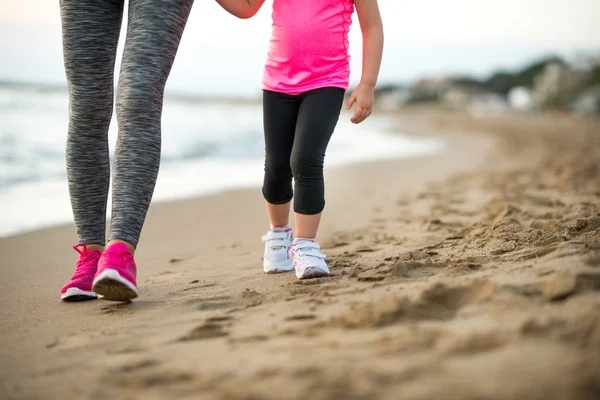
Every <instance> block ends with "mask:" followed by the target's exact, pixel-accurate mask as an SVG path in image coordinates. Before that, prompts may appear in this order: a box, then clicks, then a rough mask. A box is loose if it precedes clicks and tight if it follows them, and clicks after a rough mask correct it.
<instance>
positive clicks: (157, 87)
mask: <svg viewBox="0 0 600 400" xmlns="http://www.w3.org/2000/svg"><path fill="white" fill-rule="evenodd" d="M192 3H193V0H129V19H128V27H127V38H126V40H125V50H124V52H123V59H122V63H121V72H120V74H119V84H118V87H117V96H116V111H117V122H118V126H119V134H118V139H117V147H116V152H115V158H114V165H113V186H112V189H113V194H112V201H113V203H112V223H111V229H110V236H109V240H112V239H119V240H124V241H126V242H129V243H131V244H133V245H134V246H137V244H138V240H139V236H140V232H141V230H142V226H143V224H144V220H145V218H146V213H147V211H148V207H149V205H150V200H151V199H152V194H153V192H154V186H155V183H156V177H157V175H158V168H159V163H160V148H161V113H162V106H163V93H164V87H165V83H166V81H167V78H168V76H169V73H170V71H171V67H172V65H173V61H174V59H175V54H176V53H177V49H178V47H179V41H180V40H181V36H182V34H183V30H184V28H185V25H186V23H187V19H188V16H189V13H190V9H191V7H192ZM123 8H124V0H61V1H60V12H61V19H62V38H63V53H64V63H65V71H66V74H67V82H68V87H69V107H70V108H69V133H68V139H67V175H68V180H69V193H70V196H71V205H72V208H73V215H74V217H75V225H76V226H77V234H78V236H79V240H80V242H81V243H85V244H101V245H104V244H105V241H106V238H105V230H106V227H105V223H106V222H105V221H106V203H107V197H108V189H109V185H110V166H109V151H108V126H109V124H110V120H111V116H112V112H113V98H114V96H113V87H114V67H115V57H116V51H117V42H118V39H119V31H120V29H121V20H122V18H123Z"/></svg>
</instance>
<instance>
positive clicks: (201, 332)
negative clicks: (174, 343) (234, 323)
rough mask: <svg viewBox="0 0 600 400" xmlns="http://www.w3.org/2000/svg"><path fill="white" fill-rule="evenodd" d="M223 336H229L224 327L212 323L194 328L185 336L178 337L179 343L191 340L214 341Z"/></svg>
mask: <svg viewBox="0 0 600 400" xmlns="http://www.w3.org/2000/svg"><path fill="white" fill-rule="evenodd" d="M225 336H229V332H228V331H226V330H225V327H224V326H223V325H221V324H217V323H212V322H206V323H205V324H202V325H200V326H197V327H195V328H194V329H192V330H191V331H189V332H188V333H187V334H185V335H184V336H182V337H180V338H179V341H180V342H189V341H193V340H206V339H215V338H220V337H225Z"/></svg>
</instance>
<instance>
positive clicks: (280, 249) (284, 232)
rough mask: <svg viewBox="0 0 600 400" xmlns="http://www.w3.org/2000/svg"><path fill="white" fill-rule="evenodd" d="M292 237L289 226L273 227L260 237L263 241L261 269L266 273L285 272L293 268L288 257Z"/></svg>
mask: <svg viewBox="0 0 600 400" xmlns="http://www.w3.org/2000/svg"><path fill="white" fill-rule="evenodd" d="M293 237H294V234H293V232H292V229H291V228H273V229H270V230H269V232H267V234H266V235H264V236H263V237H262V240H263V242H265V254H264V257H263V270H264V271H265V272H266V273H267V274H276V273H279V272H287V271H291V270H292V269H293V268H294V264H293V263H292V258H291V257H290V247H291V246H292V241H293Z"/></svg>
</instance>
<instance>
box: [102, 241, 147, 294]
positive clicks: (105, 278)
mask: <svg viewBox="0 0 600 400" xmlns="http://www.w3.org/2000/svg"><path fill="white" fill-rule="evenodd" d="M136 271H137V269H136V266H135V261H133V255H131V253H130V252H129V249H128V248H127V246H125V245H124V244H123V243H116V244H113V245H112V246H110V247H108V248H107V249H106V250H104V252H103V253H102V256H101V257H100V261H99V262H98V272H96V276H95V277H94V283H93V285H92V288H93V290H94V292H96V293H98V294H101V295H102V296H103V298H104V299H105V300H114V301H129V300H132V299H135V298H136V297H138V290H137V287H136V282H135V277H136Z"/></svg>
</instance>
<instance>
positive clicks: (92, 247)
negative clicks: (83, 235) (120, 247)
mask: <svg viewBox="0 0 600 400" xmlns="http://www.w3.org/2000/svg"><path fill="white" fill-rule="evenodd" d="M85 248H86V249H87V250H94V251H99V252H100V253H102V252H103V251H104V245H102V244H86V245H85Z"/></svg>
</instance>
